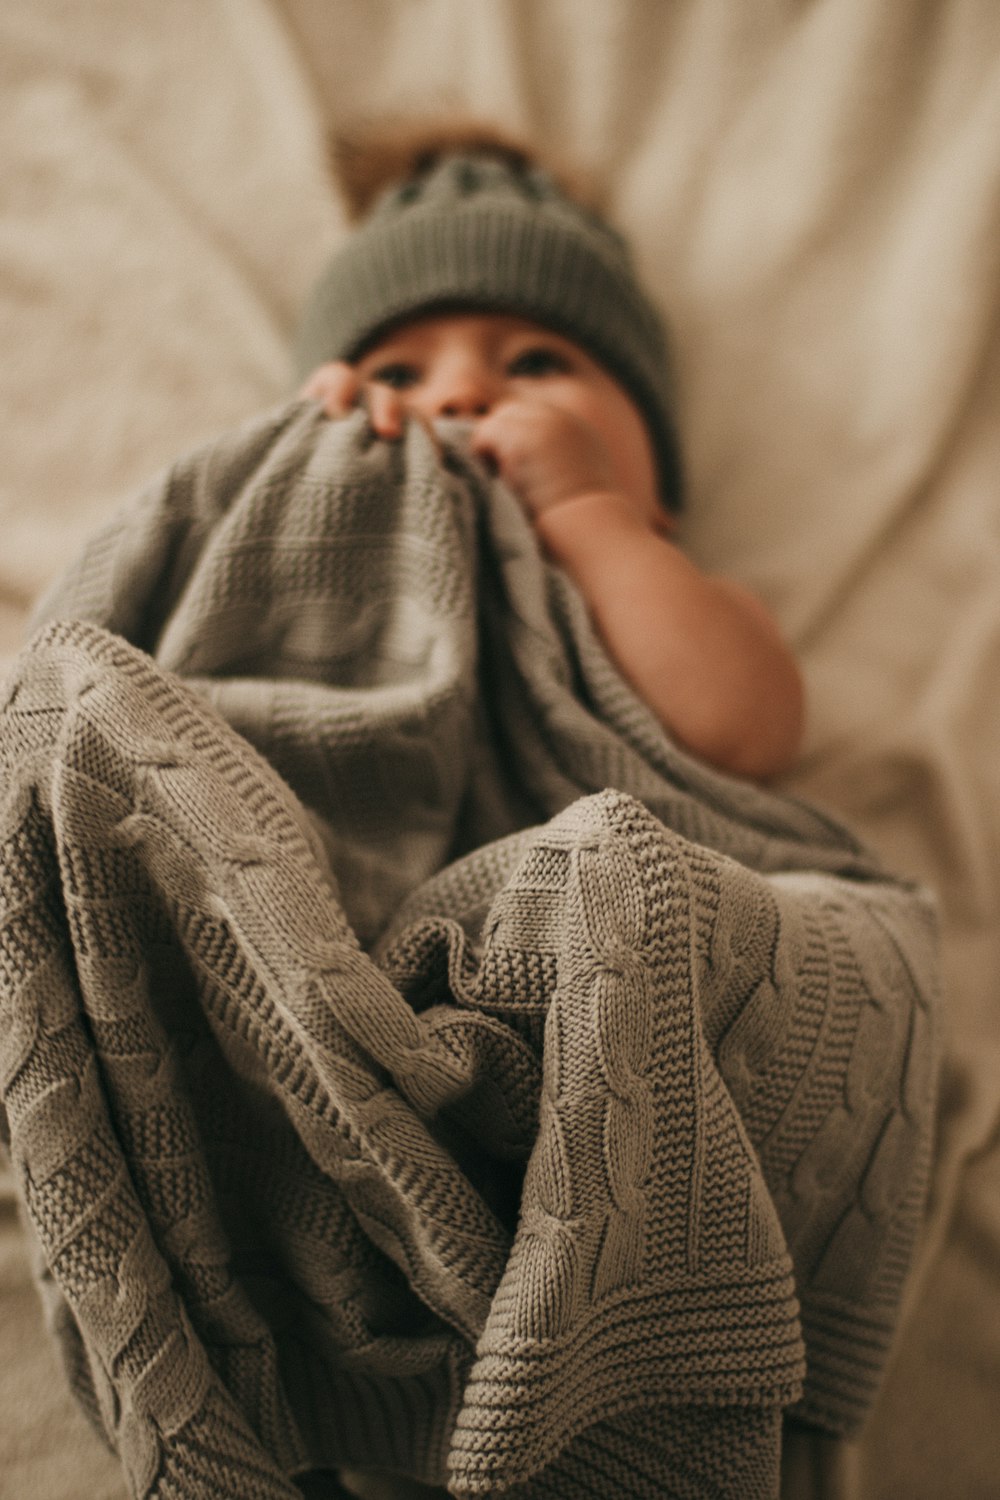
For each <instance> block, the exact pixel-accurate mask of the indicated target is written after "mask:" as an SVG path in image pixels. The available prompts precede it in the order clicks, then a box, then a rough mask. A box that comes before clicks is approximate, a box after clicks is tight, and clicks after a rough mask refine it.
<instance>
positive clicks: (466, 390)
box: [436, 366, 496, 417]
mask: <svg viewBox="0 0 1000 1500" xmlns="http://www.w3.org/2000/svg"><path fill="white" fill-rule="evenodd" d="M493 387H494V382H493V381H492V379H491V377H490V374H489V372H488V371H487V370H485V369H480V368H477V367H475V366H466V367H465V368H463V369H461V370H455V371H451V372H449V374H448V375H447V376H445V378H443V379H442V381H441V385H440V388H439V390H438V391H437V392H436V396H437V415H438V416H439V417H485V415H486V413H487V412H488V411H489V410H490V408H491V407H492V405H493V403H494V401H495V400H496V392H495V391H494V388H493Z"/></svg>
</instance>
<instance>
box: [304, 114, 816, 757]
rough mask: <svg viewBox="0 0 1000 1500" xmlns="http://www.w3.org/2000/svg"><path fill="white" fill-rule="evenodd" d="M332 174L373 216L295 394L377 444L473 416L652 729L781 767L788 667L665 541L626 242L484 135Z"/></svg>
mask: <svg viewBox="0 0 1000 1500" xmlns="http://www.w3.org/2000/svg"><path fill="white" fill-rule="evenodd" d="M347 160H348V163H349V166H350V168H351V169H353V167H354V164H355V163H356V162H357V160H358V156H357V153H356V151H355V154H354V155H353V156H351V157H348V158H347ZM345 175H346V179H347V187H348V191H349V196H350V197H351V200H352V203H353V206H354V208H355V211H356V212H360V213H362V214H364V215H366V217H365V218H364V220H363V222H362V224H361V226H360V228H359V229H358V230H357V231H356V232H355V234H354V235H353V236H352V238H351V239H350V240H349V241H348V242H347V244H346V246H345V247H344V248H343V249H342V250H341V251H340V252H339V253H338V254H337V255H336V256H335V258H334V261H333V263H332V265H331V266H330V268H329V270H328V271H327V273H326V275H325V277H324V278H323V280H322V281H321V283H320V285H319V287H318V288H317V291H316V293H315V294H314V297H313V300H312V303H311V306H310V308H309V309H308V311H307V315H306V318H305V320H304V324H303V330H302V334H301V337H300V366H301V368H302V369H303V370H305V369H310V368H311V370H312V373H311V374H310V375H309V376H308V378H307V379H306V381H305V383H304V385H303V387H302V391H301V394H302V395H303V396H304V397H306V398H309V399H315V400H318V401H320V402H321V403H322V405H323V407H324V409H325V411H326V412H327V413H328V414H329V415H330V416H331V417H337V416H342V415H345V414H346V413H347V412H349V411H351V410H352V409H353V408H354V407H355V406H356V404H357V403H358V402H359V401H363V402H364V403H365V405H366V407H367V410H368V413H369V418H370V421H371V425H372V427H373V429H374V431H375V432H376V433H377V434H378V435H379V436H380V437H383V438H387V439H390V440H391V439H395V438H398V437H399V436H400V435H401V434H402V431H403V428H404V424H405V423H406V421H407V420H411V419H415V420H419V421H422V422H424V423H426V424H428V425H429V426H433V424H434V423H435V422H436V421H437V420H438V419H439V418H442V417H451V418H464V419H466V420H467V421H468V422H469V424H470V428H471V439H470V446H471V449H472V451H473V453H474V454H476V455H478V457H479V458H480V459H481V460H482V461H483V462H484V463H485V464H486V465H487V466H488V467H489V468H490V469H491V470H492V471H494V472H496V473H498V474H499V475H500V476H501V477H502V478H503V479H504V480H505V481H506V482H507V484H508V485H509V487H510V488H511V490H512V491H513V492H514V494H515V495H516V496H517V497H518V498H519V500H520V502H521V504H522V505H523V507H524V509H525V511H526V513H527V515H528V516H529V518H530V520H531V523H532V525H533V527H534V530H535V532H536V534H537V536H538V539H539V541H540V543H541V545H542V547H543V548H544V550H545V552H546V553H547V554H548V555H549V556H550V557H551V558H552V559H553V560H554V561H555V562H556V563H557V564H559V565H560V566H562V567H563V568H564V569H565V570H566V571H567V572H568V573H569V574H570V576H571V577H572V578H573V580H574V581H575V583H576V584H577V586H578V588H579V589H580V591H581V593H582V595H583V597H584V599H585V600H586V602H587V605H588V607H589V609H590V613H591V615H592V618H593V620H594V623H595V626H596V628H597V630H598V632H599V634H600V635H601V637H602V639H603V641H604V644H605V646H606V648H607V650H608V652H609V653H610V655H611V657H612V658H613V660H614V661H615V662H616V663H617V665H618V668H619V670H620V671H621V672H622V674H623V676H625V677H626V678H627V679H628V681H629V682H630V683H631V684H632V686H633V687H634V688H635V690H636V692H637V693H638V694H639V695H640V696H641V697H642V699H643V700H644V701H645V702H646V703H647V704H648V706H649V707H650V708H651V709H652V710H653V712H654V714H656V716H657V717H658V718H659V720H660V722H661V723H662V724H663V726H664V728H665V729H666V730H667V732H668V733H669V734H670V735H671V736H673V737H674V739H675V740H676V741H677V742H678V743H679V744H681V745H683V746H684V747H685V748H686V749H688V750H690V751H691V752H693V753H694V754H696V755H698V756H701V757H702V758H703V759H705V760H706V761H708V762H710V763H711V764H713V765H715V766H717V767H720V768H722V769H724V770H727V771H730V772H734V773H737V774H740V775H744V776H748V777H757V778H766V777H769V776H772V775H774V774H776V773H778V772H780V771H782V770H785V769H787V768H788V767H789V766H790V765H791V763H792V762H793V760H794V759H795V756H796V754H797V752H798V749H799V744H800V738H801V733H802V719H803V690H802V682H801V678H800V675H799V672H798V668H797V666H796V663H795V661H794V659H793V657H792V656H791V654H790V652H789V650H788V648H787V646H786V645H785V643H784V642H783V640H782V637H781V634H780V632H779V630H778V628H777V626H776V624H775V622H774V621H773V619H772V618H771V616H770V615H769V614H768V612H767V610H766V609H765V608H764V606H763V605H762V604H761V603H760V602H759V601H758V600H757V599H756V598H754V597H753V596H752V595H751V594H749V593H748V592H747V591H746V590H745V589H743V588H741V587H740V586H739V585H738V584H736V583H734V582H732V581H731V580H728V579H724V578H720V577H715V576H710V575H707V574H706V573H704V572H702V571H701V570H700V569H699V568H697V567H696V566H695V565H694V563H692V561H691V560H690V559H689V558H688V557H686V556H685V554H684V553H683V552H682V551H681V550H680V549H679V548H678V546H677V544H676V541H675V534H676V512H677V509H678V507H679V502H680V486H679V465H678V461H677V453H676V443H675V439H674V434H673V426H672V420H671V412H670V405H669V369H668V365H667V358H666V352H665V340H664V337H663V331H662V327H661V324H660V321H659V318H658V316H657V314H656V312H655V310H654V309H653V308H652V306H651V304H650V303H649V302H648V300H647V299H646V297H645V296H644V294H643V293H642V291H641V289H640V288H639V286H638V285H637V283H636V281H635V278H634V274H633V272H632V268H631V263H630V260H629V258H628V255H627V252H626V251H625V248H624V246H623V245H622V242H621V240H620V239H619V237H618V236H617V235H616V234H615V233H614V232H613V231H612V230H611V229H610V228H609V227H608V225H607V224H606V223H604V222H603V220H602V219H601V218H600V217H599V216H598V215H596V214H595V213H594V212H593V211H591V210H590V209H589V208H587V207H585V206H583V205H582V204H581V203H579V202H578V201H577V200H576V198H575V197H573V196H571V195H570V193H569V192H567V191H566V190H564V189H563V187H562V186H560V184H558V183H557V182H556V180H555V179H554V178H553V177H551V176H550V175H549V174H548V173H546V172H544V171H542V170H541V169H540V168H539V167H538V166H537V165H535V163H534V162H533V161H532V159H531V158H530V157H529V156H528V155H527V154H526V153H525V152H524V151H523V150H522V149H521V148H519V147H517V146H512V145H511V144H510V143H509V142H506V141H504V140H502V139H501V138H499V137H496V136H493V135H491V134H489V133H485V134H484V133H483V132H481V131H476V130H472V131H470V132H468V133H466V134H465V135H461V134H460V135H459V136H458V137H456V136H454V135H451V136H449V135H444V136H431V135H427V136H423V137H418V138H416V139H415V140H414V142H413V143H412V146H411V147H410V148H409V149H403V150H402V151H400V150H398V149H395V147H391V148H389V147H386V146H385V145H384V144H383V145H380V144H379V143H378V142H377V141H373V143H372V146H371V149H370V151H369V152H368V153H367V154H366V155H365V156H364V158H363V177H362V178H361V179H360V186H359V174H358V173H357V172H356V171H354V170H348V171H347V172H346V174H345ZM373 199H374V207H373V206H372V203H373Z"/></svg>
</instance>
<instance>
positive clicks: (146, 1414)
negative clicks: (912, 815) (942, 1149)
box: [0, 402, 936, 1500]
mask: <svg viewBox="0 0 1000 1500" xmlns="http://www.w3.org/2000/svg"><path fill="white" fill-rule="evenodd" d="M38 623H39V628H38V630H37V632H36V633H35V635H34V636H33V638H32V639H31V641H30V642H29V644H28V645H27V647H26V649H25V650H24V651H23V653H22V655H21V657H20V659H19V661H18V663H17V664H16V667H15V669H14V672H13V674H12V676H11V678H10V679H9V681H8V684H7V687H6V691H5V693H4V697H3V704H2V720H0V756H2V762H3V771H2V776H3V782H2V788H3V804H2V806H3V816H2V841H3V858H2V864H0V886H2V890H0V931H2V943H0V955H2V958H0V962H2V991H0V1007H2V1017H0V1048H2V1051H0V1084H2V1090H3V1101H4V1111H5V1114H6V1130H7V1132H8V1133H9V1147H10V1152H11V1156H12V1159H13V1162H14V1164H15V1168H16V1173H17V1177H18V1181H19V1184H20V1189H21V1192H22V1195H23V1204H24V1212H25V1219H26V1222H27V1223H28V1224H29V1225H30V1227H31V1234H32V1239H33V1243H34V1246H35V1250H36V1252H37V1259H38V1268H39V1283H40V1286H41V1289H42V1294H43V1296H44V1297H45V1299H46V1302H47V1306H48V1310H49V1315H50V1318H51V1322H52V1326H53V1328H54V1330H55V1333H56V1336H57V1339H58V1341H59V1346H60V1349H61V1353H62V1356H63V1359H64V1362H65V1365H66V1368H67V1371H68V1374H69V1378H70V1380H71V1382H72V1384H73V1387H74V1389H75V1390H76V1392H77V1394H78V1396H79V1398H80V1399H81V1401H82V1402H83V1403H84V1405H85V1406H86V1408H87V1409H88V1411H89V1412H90V1414H91V1416H92V1417H93V1419H94V1421H95V1422H96V1423H97V1424H98V1426H99V1427H100V1429H101V1430H102V1431H103V1432H104V1433H105V1434H106V1435H107V1437H108V1439H109V1441H110V1442H111V1443H112V1444H113V1445H114V1447H115V1448H116V1449H117V1451H118V1452H119V1454H120V1456H121V1459H122V1463H123V1466H124V1470H125V1473H126V1476H127V1480H128V1484H129V1486H130V1489H131V1492H132V1493H133V1494H135V1495H142V1496H147V1495H148V1496H154V1495H155V1496H161V1497H167V1496H171V1497H175V1496H182V1497H184V1500H207V1497H213V1500H214V1497H219V1500H221V1497H223V1496H225V1497H231V1496H235V1495H238V1496H240V1497H241V1500H247V1497H261V1500H272V1497H274V1500H276V1497H279V1496H283V1497H288V1496H293V1495H296V1494H297V1493H298V1489H297V1487H296V1485H295V1483H294V1476H295V1475H296V1474H302V1473H303V1472H305V1471H307V1470H309V1469H310V1468H313V1467H315V1468H322V1467H328V1468H330V1469H341V1468H343V1469H348V1470H349V1469H354V1470H364V1469H378V1470H385V1471H392V1472H397V1473H401V1474H408V1475H410V1476H411V1477H414V1478H418V1479H423V1480H425V1481H427V1482H430V1483H438V1484H448V1485H449V1486H450V1488H451V1489H452V1490H453V1491H455V1492H456V1493H491V1492H493V1491H501V1490H502V1491H505V1492H507V1493H509V1494H511V1495H514V1496H517V1497H521V1496H525V1497H529V1496H530V1497H547V1500H579V1497H586V1496H588V1495H592V1496H595V1497H601V1500H606V1497H608V1496H614V1497H616V1500H628V1497H640V1496H642V1497H654V1496H655V1497H657V1500H661V1497H669V1496H713V1497H717V1496H734V1497H740V1500H747V1497H752V1496H757V1495H760V1496H766V1495H774V1494H776V1493H777V1489H778V1464H779V1441H780V1429H781V1421H782V1414H783V1412H785V1411H786V1409H789V1408H790V1409H791V1411H792V1413H793V1415H794V1416H795V1417H797V1418H799V1419H802V1420H805V1421H809V1422H812V1423H816V1424H819V1425H820V1426H822V1427H824V1428H826V1429H827V1430H829V1431H831V1432H834V1433H844V1432H849V1431H851V1430H852V1429H854V1428H856V1426H857V1424H858V1423H859V1422H860V1420H861V1419H862V1418H863V1416H864V1413H865V1410H866V1407H867V1406H868V1404H869V1402H870V1400H871V1397H872V1394H873V1391H874V1388H875V1386H876V1384H877V1382H878V1379H879V1375H880V1371H881V1369H882V1366H883V1364H884V1360H885V1357H886V1353H887V1349H888V1345H889V1341H890V1338H891V1334H892V1330H893V1324H894V1320H895V1317H896V1313H897V1310H898V1304H899V1299H900V1296H901V1291H902V1286H903V1282H904V1278H905V1274H906V1270H907V1266H908V1263H909V1260H910V1258H911V1255H912V1251H913V1246H914V1240H915V1236H916V1233H917V1230H918V1226H919V1221H920V1214H921V1208H922V1202H923V1196H924V1193H925V1190H926V1178H927V1168H928V1158H929V1151H930V1133H931V1124H932V1112H933V1102H934V1075H935V1058H936V1042H935V1033H936V1026H935V1019H934V1016H935V985H936V977H935V976H936V970H935V956H934V922H933V916H932V913H931V911H930V908H929V905H928V903H927V901H926V899H925V898H924V896H923V895H922V894H921V893H920V892H919V891H918V890H915V889H913V888H912V887H911V886H909V885H908V884H906V883H904V882H901V881H897V880H895V879H893V878H892V877H890V876H888V875H887V874H885V873H884V872H883V871H882V870H881V869H880V868H879V866H878V864H877V863H876V861H875V860H874V859H873V858H872V857H871V856H870V855H869V854H868V853H866V852H865V851H864V850H863V849H861V848H860V847H859V846H858V845H857V844H856V843H855V841H854V840H853V839H852V838H851V837H850V836H849V835H848V834H847V833H845V832H844V830H842V829H841V828H839V827H838V826H836V825H835V824H834V823H832V822H831V821H830V820H829V819H827V818H825V817H823V816H822V815H820V814H819V813H818V812H815V811H813V810H811V809H809V808H807V807H805V806H803V805H801V804H799V803H796V802H792V801H789V800H786V799H784V798H782V797H779V796H777V795H774V794H772V793H770V792H767V791H764V790H761V789H759V788H755V787H752V786H750V785H748V784H745V783H743V782H740V781H736V780H733V779H730V778H727V777H725V776H722V775H718V774H716V773H714V772H712V771H710V770H708V769H706V768H704V767H703V766H701V765H699V764H698V763H697V762H695V761H694V760H692V759H691V758H690V757H688V756H687V755H685V754H683V753H681V752H680V751H678V750H677V749H676V748H675V747H673V746H672V745H671V744H670V743H669V742H668V740H667V739H666V737H665V736H664V735H663V733H662V731H661V730H660V729H659V727H658V726H657V725H656V723H655V722H654V721H653V719H652V718H651V716H650V715H649V714H648V712H647V710H646V709H645V708H644V707H643V706H642V704H640V703H639V702H638V701H637V699H636V698H635V696H634V694H633V693H632V692H631V690H630V689H629V688H628V687H627V685H626V684H625V683H624V682H623V681H622V679H621V677H620V676H619V675H618V673H617V672H616V670H615V669H614V667H613V666H612V665H611V664H610V662H609V661H608V659H607V657H606V655H605V654H604V651H603V649H602V648H601V646H600V644H599V643H598V641H597V639H596V637H595V635H594V633H593V630H592V627H591V625H590V623H589V620H588V617H587V613H586V610H585V608H584V606H583V603H582V601H581V599H580V598H579V596H578V595H577V593H576V592H575V590H574V589H573V587H572V585H571V584H570V583H569V582H568V581H567V580H566V578H565V577H563V575H562V574H561V573H560V572H559V571H558V570H556V569H554V568H552V567H551V566H550V565H549V564H548V563H547V562H546V561H545V560H544V558H543V557H542V556H541V555H540V554H539V551H538V549H537V546H536V543H535V540H534V537H533V534H532V531H531V528H530V525H529V524H528V522H527V520H526V519H525V517H524V515H523V514H522V512H521V509H520V507H519V505H518V503H517V501H516V499H515V498H514V497H513V496H512V495H511V494H510V493H509V492H507V491H506V490H505V489H504V487H503V485H502V484H500V483H499V482H497V481H495V480H493V479H491V478H490V477H489V476H487V475H486V474H485V473H484V472H482V471H481V470H480V469H479V468H478V467H477V465H476V464H475V463H474V462H473V461H472V460H470V459H467V458H466V457H465V456H464V455H463V450H462V447H461V441H460V434H454V433H453V434H451V435H449V434H448V433H444V434H443V435H441V436H440V437H439V438H438V439H435V438H434V437H432V436H431V435H430V434H429V433H428V432H426V431H425V430H424V429H422V428H421V427H419V426H416V425H414V426H413V427H411V429H410V430H409V432H408V433H407V434H406V435H405V437H404V439H403V440H401V441H399V442H395V443H387V442H384V441H382V440H379V439H377V438H375V437H374V436H373V435H372V433H371V432H370V430H369V428H368V427H367V424H366V421H365V418H364V415H363V413H357V414H355V415H354V416H353V417H351V418H348V419H346V420H343V421H339V422H329V421H327V420H325V419H324V418H323V417H322V416H321V414H320V413H319V411H318V408H317V407H315V406H314V405H312V404H311V403H301V402H295V403H292V404H289V405H287V406H284V407H282V408H281V409H280V410H278V411H275V412H270V413H268V414H266V416H264V417H263V418H261V419H259V420H257V421H255V422H253V423H250V424H248V425H246V426H244V427H243V428H241V429H240V430H239V431H237V432H235V433H231V434H228V435H226V437H224V438H223V439H221V440H220V441H218V442H216V443H214V444H212V445H210V446H209V447H207V448H205V449H204V450H203V451H200V452H198V453H196V454H194V455H193V456H191V457H189V458H187V459H185V460H183V461H181V462H180V463H178V464H177V465H175V466H174V467H173V468H172V469H171V470H170V471H169V472H167V473H166V474H165V475H164V476H162V477H161V478H160V479H158V480H157V481H156V482H155V483H154V484H153V485H152V486H151V487H150V488H149V489H148V490H147V491H146V492H145V494H144V495H143V496H142V497H140V499H139V501H138V502H137V503H135V504H133V505H132V506H131V507H128V508H126V509H125V510H124V511H123V512H122V514H121V515H120V516H119V517H118V518H117V519H116V520H115V521H113V522H112V523H111V524H110V525H109V526H108V527H107V528H106V530H105V531H104V532H103V533H102V534H101V535H100V536H98V537H97V538H96V539H95V540H94V541H93V542H92V543H91V545H90V546H89V547H88V548H87V550H86V551H85V553H84V555H83V557H82V558H81V560H80V561H79V563H78V564H77V566H76V567H75V568H74V569H73V570H72V572H71V573H70V575H69V576H68V577H67V578H65V579H63V580H62V581H61V583H60V584H59V585H58V586H57V587H56V588H55V589H54V590H53V591H52V593H51V594H50V596H49V597H48V599H47V600H46V601H44V603H43V605H42V608H41V611H40V615H39V622H38ZM331 1482H332V1483H333V1484H334V1485H336V1481H335V1480H333V1481H331Z"/></svg>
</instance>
